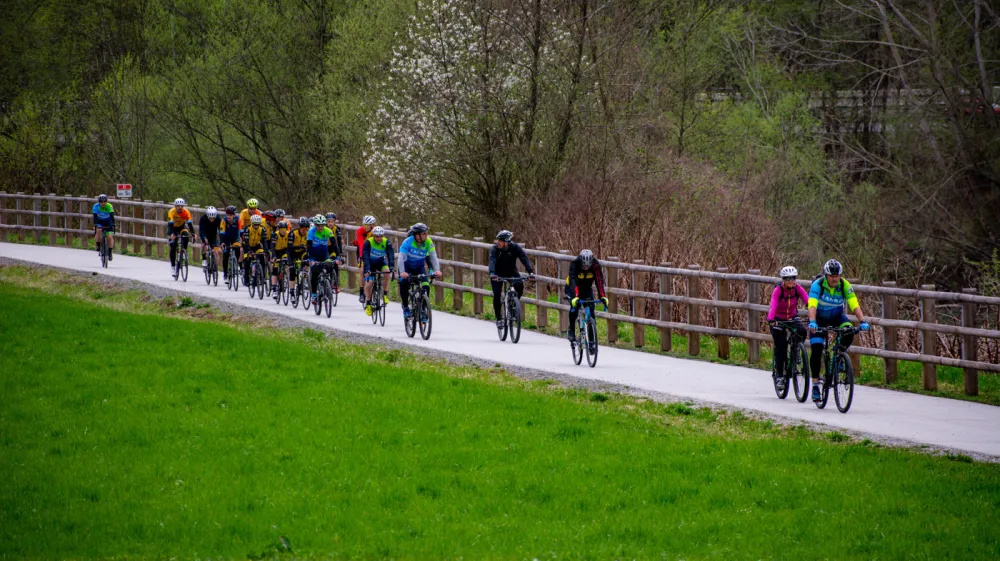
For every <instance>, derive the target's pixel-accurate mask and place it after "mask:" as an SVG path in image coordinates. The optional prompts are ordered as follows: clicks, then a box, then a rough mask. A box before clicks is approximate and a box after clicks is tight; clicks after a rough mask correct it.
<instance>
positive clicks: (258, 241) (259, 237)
mask: <svg viewBox="0 0 1000 561" xmlns="http://www.w3.org/2000/svg"><path fill="white" fill-rule="evenodd" d="M266 234H267V230H266V229H265V228H264V227H263V226H258V225H253V224H251V225H250V227H249V228H247V246H249V247H250V248H251V249H253V248H256V247H260V246H262V245H263V244H264V240H265V239H267V238H266V237H265V236H266Z"/></svg>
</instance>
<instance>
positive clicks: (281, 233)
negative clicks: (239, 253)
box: [271, 211, 291, 300]
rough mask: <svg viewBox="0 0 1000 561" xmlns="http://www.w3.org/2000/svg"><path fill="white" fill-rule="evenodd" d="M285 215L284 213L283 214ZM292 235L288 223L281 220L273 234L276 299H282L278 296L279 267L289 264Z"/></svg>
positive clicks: (272, 280) (272, 286)
mask: <svg viewBox="0 0 1000 561" xmlns="http://www.w3.org/2000/svg"><path fill="white" fill-rule="evenodd" d="M281 214H282V215H284V214H285V213H284V211H282V212H281ZM290 234H291V233H290V232H289V231H288V222H286V221H284V220H281V221H279V222H278V223H277V224H276V225H275V229H274V233H272V234H271V247H272V248H274V255H273V256H272V266H271V292H273V293H274V299H275V300H277V299H278V298H280V297H281V295H279V294H278V272H279V269H278V268H279V267H282V266H283V265H285V264H287V263H288V261H287V259H286V258H287V255H288V242H289V241H290V240H291V235H290Z"/></svg>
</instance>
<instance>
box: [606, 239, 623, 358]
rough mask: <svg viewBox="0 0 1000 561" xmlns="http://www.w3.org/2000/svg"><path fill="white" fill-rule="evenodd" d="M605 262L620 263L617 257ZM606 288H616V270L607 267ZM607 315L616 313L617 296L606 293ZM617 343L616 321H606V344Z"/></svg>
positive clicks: (609, 258)
mask: <svg viewBox="0 0 1000 561" xmlns="http://www.w3.org/2000/svg"><path fill="white" fill-rule="evenodd" d="M606 260H607V261H614V262H618V261H620V259H619V258H617V257H608V258H607V259H606ZM606 281H607V283H606V284H607V285H608V288H618V269H616V268H611V267H608V278H607V279H606ZM608 313H611V314H617V313H618V295H617V294H611V293H610V292H609V293H608ZM616 341H618V320H616V319H609V320H608V343H614V342H616Z"/></svg>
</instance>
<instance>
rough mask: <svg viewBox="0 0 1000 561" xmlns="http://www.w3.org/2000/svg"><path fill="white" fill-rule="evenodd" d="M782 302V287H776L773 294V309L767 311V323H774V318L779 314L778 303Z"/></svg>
mask: <svg viewBox="0 0 1000 561" xmlns="http://www.w3.org/2000/svg"><path fill="white" fill-rule="evenodd" d="M800 288H801V287H800ZM780 300H781V285H778V286H776V287H774V291H773V292H771V308H770V309H769V310H768V311H767V321H774V316H775V314H777V313H778V302H779V301H780Z"/></svg>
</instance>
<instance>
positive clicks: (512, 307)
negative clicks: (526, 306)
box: [507, 294, 521, 345]
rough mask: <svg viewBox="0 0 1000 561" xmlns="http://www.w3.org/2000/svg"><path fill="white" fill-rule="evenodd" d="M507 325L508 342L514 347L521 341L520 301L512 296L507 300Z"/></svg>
mask: <svg viewBox="0 0 1000 561" xmlns="http://www.w3.org/2000/svg"><path fill="white" fill-rule="evenodd" d="M507 323H508V325H510V342H511V343H514V344H515V345H516V344H517V342H518V341H520V340H521V301H520V299H518V297H517V296H515V295H513V294H512V295H511V297H510V298H509V299H508V300H507Z"/></svg>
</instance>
